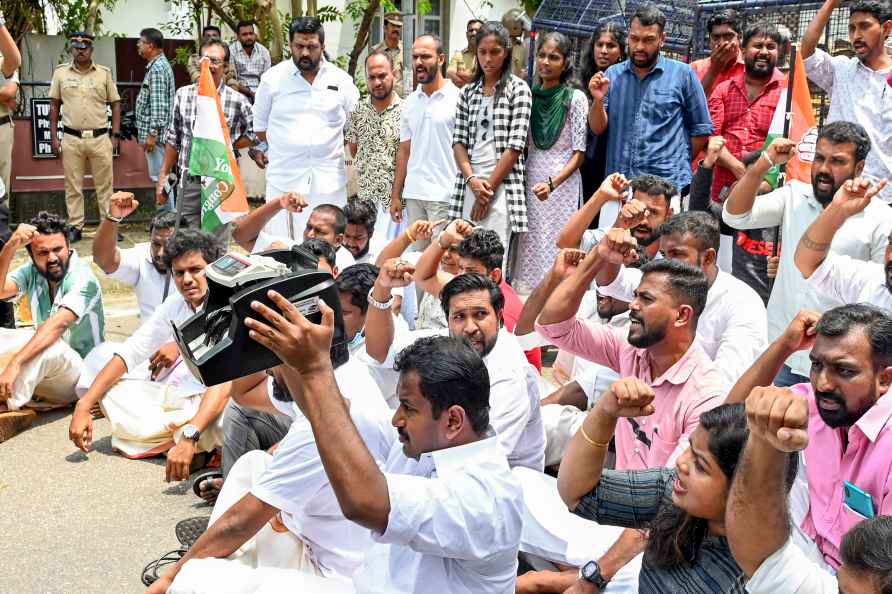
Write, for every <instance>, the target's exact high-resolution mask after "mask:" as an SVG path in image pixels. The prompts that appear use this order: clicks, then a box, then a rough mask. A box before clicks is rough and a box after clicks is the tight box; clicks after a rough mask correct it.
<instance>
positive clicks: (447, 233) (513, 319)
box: [415, 219, 542, 371]
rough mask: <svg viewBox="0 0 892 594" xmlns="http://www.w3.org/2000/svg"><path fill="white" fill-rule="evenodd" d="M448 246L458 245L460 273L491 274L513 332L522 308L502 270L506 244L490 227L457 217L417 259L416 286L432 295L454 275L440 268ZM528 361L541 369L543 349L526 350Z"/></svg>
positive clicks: (504, 318)
mask: <svg viewBox="0 0 892 594" xmlns="http://www.w3.org/2000/svg"><path fill="white" fill-rule="evenodd" d="M450 246H457V249H458V267H459V274H467V273H468V272H476V273H477V274H483V275H486V276H488V277H490V278H491V279H492V280H493V282H495V283H496V284H497V285H498V286H499V289H500V290H501V291H502V295H503V297H504V299H505V308H504V311H503V321H504V323H505V328H506V329H507V330H508V332H513V331H514V326H516V325H517V319H518V318H519V317H520V312H521V310H522V309H523V302H522V301H521V300H520V297H518V296H517V293H516V292H515V291H514V289H513V288H511V285H509V284H508V281H507V280H506V279H505V275H504V274H503V273H502V272H503V269H502V262H503V260H504V258H505V246H504V245H503V244H502V240H501V239H499V234H498V233H496V232H495V231H493V230H492V229H483V228H480V227H474V226H473V225H472V224H471V223H469V222H468V221H465V220H462V219H456V220H454V221H452V222H451V223H449V226H448V227H446V229H445V230H444V231H443V232H442V233H440V235H439V237H437V240H436V241H432V242H431V244H430V245H429V246H427V248H426V249H425V250H424V253H423V254H422V255H421V258H419V259H418V263H417V264H416V269H415V280H416V282H417V283H418V286H419V287H421V288H422V289H423V290H424V291H426V292H427V293H430V294H432V295H435V296H439V295H440V291H441V290H442V289H443V287H444V286H445V285H446V283H448V282H449V281H450V280H451V279H452V278H453V275H450V274H449V273H447V272H445V271H443V270H441V269H440V265H439V264H440V258H441V257H442V255H443V253H445V252H446V251H447V249H448V248H449V247H450ZM525 354H526V357H527V360H528V361H529V362H530V363H531V364H532V365H533V366H535V368H536V370H537V371H541V370H542V351H541V350H539V349H538V348H534V349H531V350H529V351H526V353H525Z"/></svg>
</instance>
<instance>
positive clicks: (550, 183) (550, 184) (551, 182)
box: [548, 177, 554, 192]
mask: <svg viewBox="0 0 892 594" xmlns="http://www.w3.org/2000/svg"><path fill="white" fill-rule="evenodd" d="M548 191H549V192H554V180H553V179H551V178H550V177H549V178H548Z"/></svg>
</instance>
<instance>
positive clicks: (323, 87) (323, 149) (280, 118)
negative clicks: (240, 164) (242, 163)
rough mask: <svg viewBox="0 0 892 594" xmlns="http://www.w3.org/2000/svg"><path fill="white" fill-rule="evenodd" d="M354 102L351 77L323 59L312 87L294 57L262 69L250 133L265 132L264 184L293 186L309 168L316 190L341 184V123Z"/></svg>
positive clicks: (327, 190) (329, 189)
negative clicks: (267, 148) (313, 177)
mask: <svg viewBox="0 0 892 594" xmlns="http://www.w3.org/2000/svg"><path fill="white" fill-rule="evenodd" d="M357 101H359V90H358V89H357V88H356V85H354V84H353V79H351V78H350V75H349V74H347V73H346V72H344V71H343V70H341V69H340V68H338V67H337V66H335V65H334V64H332V63H331V62H328V61H326V60H325V59H323V60H322V61H321V62H320V64H319V71H318V72H317V73H316V78H315V79H314V80H313V84H312V85H311V84H310V83H309V82H307V80H306V79H305V78H304V77H303V76H302V75H301V74H300V71H299V70H298V69H297V66H296V65H295V64H294V60H282V61H281V62H279V63H278V64H276V65H275V66H273V67H272V68H270V69H269V70H267V71H266V72H265V73H263V76H261V77H260V86H258V87H257V94H256V96H255V99H254V131H255V132H266V139H267V142H268V143H269V152H268V153H267V157H268V158H269V165H268V166H267V168H266V180H267V182H268V183H269V184H271V185H273V186H275V187H276V188H298V187H299V186H300V183H301V181H303V180H304V179H306V178H307V177H308V175H309V174H310V172H312V173H314V174H318V176H317V177H316V178H315V179H316V181H315V182H314V187H315V188H317V189H318V191H320V192H323V193H333V192H337V191H339V190H340V189H341V188H343V187H344V186H345V184H346V183H347V174H346V169H345V165H344V124H345V123H346V122H347V117H348V116H349V115H350V112H352V111H353V108H354V107H355V106H356V102H357ZM320 180H324V182H323V183H321V184H320V183H319V182H320Z"/></svg>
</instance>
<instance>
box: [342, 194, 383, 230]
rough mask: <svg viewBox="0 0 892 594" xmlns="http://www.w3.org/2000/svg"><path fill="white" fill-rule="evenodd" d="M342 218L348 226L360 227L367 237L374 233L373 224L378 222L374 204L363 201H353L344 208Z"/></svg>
mask: <svg viewBox="0 0 892 594" xmlns="http://www.w3.org/2000/svg"><path fill="white" fill-rule="evenodd" d="M344 216H345V217H347V224H348V225H362V226H363V227H365V230H366V232H367V233H368V234H369V236H371V235H372V233H374V232H375V223H377V222H378V209H377V208H376V207H375V205H374V204H372V203H370V202H366V201H365V200H359V199H356V200H353V201H352V202H349V203H348V204H347V206H345V207H344Z"/></svg>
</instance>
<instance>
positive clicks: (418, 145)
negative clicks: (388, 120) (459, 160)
mask: <svg viewBox="0 0 892 594" xmlns="http://www.w3.org/2000/svg"><path fill="white" fill-rule="evenodd" d="M459 93H460V90H459V88H458V87H456V86H455V85H454V84H452V82H451V81H449V80H447V81H446V84H444V85H443V87H442V88H441V89H440V90H438V91H436V92H434V93H432V94H431V95H430V96H428V94H427V93H425V92H424V88H423V86H422V85H419V86H418V88H417V89H415V91H413V92H412V94H411V95H409V96H408V97H406V99H405V101H403V109H402V111H401V112H400V142H406V141H407V140H408V141H411V143H412V145H411V148H410V152H409V163H408V166H407V169H406V181H405V184H404V185H403V199H411V200H424V201H427V202H448V201H449V197H450V196H451V195H452V190H453V188H454V186H455V176H456V175H457V174H458V165H456V163H455V155H454V154H453V152H452V133H453V130H454V129H455V106H456V105H457V104H458V94H459Z"/></svg>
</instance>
